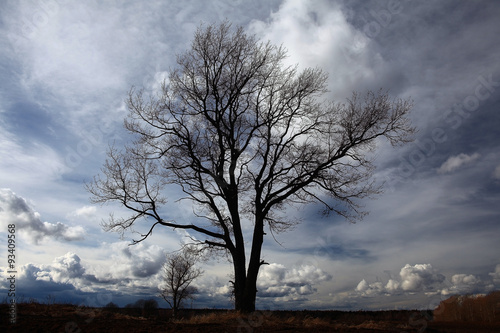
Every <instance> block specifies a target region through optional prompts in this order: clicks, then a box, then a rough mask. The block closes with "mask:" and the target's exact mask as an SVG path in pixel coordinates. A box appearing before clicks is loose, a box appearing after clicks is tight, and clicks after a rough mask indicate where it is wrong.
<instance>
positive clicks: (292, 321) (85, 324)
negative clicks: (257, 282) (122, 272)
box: [0, 303, 500, 333]
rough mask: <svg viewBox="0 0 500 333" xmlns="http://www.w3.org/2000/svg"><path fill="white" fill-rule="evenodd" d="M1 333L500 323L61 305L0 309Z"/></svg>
mask: <svg viewBox="0 0 500 333" xmlns="http://www.w3.org/2000/svg"><path fill="white" fill-rule="evenodd" d="M0 310H1V313H0V318H1V320H0V331H2V332H67V333H83V332H85V333H86V332H203V333H211V332H214V333H215V332H217V333H221V332H242V333H243V332H245V333H246V332H248V333H252V332H308V333H311V332H358V333H364V332H394V333H395V332H398V333H401V332H407V333H410V332H457V333H469V332H499V331H500V322H497V323H474V322H442V321H441V322H439V321H436V320H433V318H432V311H374V312H369V311H356V312H343V311H262V312H261V311H257V312H255V313H253V314H250V315H240V314H238V313H235V312H234V311H229V310H185V311H183V312H181V313H180V315H179V318H177V319H172V318H171V312H170V310H165V309H152V310H149V311H145V310H140V309H122V308H119V309H106V308H104V309H103V308H90V307H81V306H76V305H62V304H51V305H46V304H37V303H34V304H19V305H17V307H16V311H15V312H16V323H15V324H12V323H10V322H9V321H10V320H9V307H8V306H7V305H6V304H2V305H0Z"/></svg>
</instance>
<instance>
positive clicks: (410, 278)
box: [355, 264, 445, 296]
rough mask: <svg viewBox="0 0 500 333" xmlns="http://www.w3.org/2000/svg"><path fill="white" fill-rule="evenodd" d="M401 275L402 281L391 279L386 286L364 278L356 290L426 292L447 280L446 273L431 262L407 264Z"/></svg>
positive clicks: (366, 293)
mask: <svg viewBox="0 0 500 333" xmlns="http://www.w3.org/2000/svg"><path fill="white" fill-rule="evenodd" d="M399 275H400V278H401V279H400V281H398V280H396V279H389V281H387V283H386V285H385V286H384V285H383V283H382V282H381V281H377V282H374V283H368V282H367V281H366V280H365V279H363V280H361V282H359V283H358V285H357V286H356V288H355V291H356V292H357V293H358V295H362V296H375V295H382V294H387V295H396V294H400V293H414V292H421V291H422V292H425V291H432V290H435V289H436V286H438V285H439V284H441V283H442V282H443V281H444V280H445V277H444V275H441V274H439V273H438V272H437V271H436V270H435V269H434V268H433V267H432V265H430V264H416V265H409V264H407V265H405V266H404V267H403V268H401V271H400V273H399Z"/></svg>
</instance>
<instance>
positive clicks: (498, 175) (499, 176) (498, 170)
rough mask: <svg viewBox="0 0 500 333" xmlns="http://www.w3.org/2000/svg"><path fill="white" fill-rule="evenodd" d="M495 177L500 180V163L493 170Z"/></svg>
mask: <svg viewBox="0 0 500 333" xmlns="http://www.w3.org/2000/svg"><path fill="white" fill-rule="evenodd" d="M493 178H495V179H499V180H500V165H499V166H497V167H496V168H495V171H493Z"/></svg>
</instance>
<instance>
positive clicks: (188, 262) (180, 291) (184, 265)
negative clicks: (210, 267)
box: [160, 247, 203, 317]
mask: <svg viewBox="0 0 500 333" xmlns="http://www.w3.org/2000/svg"><path fill="white" fill-rule="evenodd" d="M197 259H198V257H197V254H196V253H195V252H194V251H192V250H190V249H189V248H187V247H185V248H183V251H182V252H180V253H174V254H171V255H169V256H167V261H166V262H165V264H164V265H163V277H164V280H165V286H164V287H163V289H162V290H161V293H160V295H161V297H162V298H163V299H164V300H165V301H166V302H167V303H168V304H169V305H170V307H171V308H172V310H173V316H174V317H176V316H177V312H178V310H179V309H180V308H182V305H183V301H185V300H187V299H193V298H194V294H195V293H196V291H197V289H196V288H195V287H194V286H192V285H191V283H192V282H193V281H194V280H195V279H196V278H198V277H199V276H200V275H201V274H202V273H203V272H202V271H201V269H199V268H195V264H196V262H197Z"/></svg>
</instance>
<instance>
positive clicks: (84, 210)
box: [73, 206, 97, 218]
mask: <svg viewBox="0 0 500 333" xmlns="http://www.w3.org/2000/svg"><path fill="white" fill-rule="evenodd" d="M96 210H97V209H96V208H95V206H83V207H81V208H78V209H77V210H75V211H74V212H73V215H75V216H78V217H81V216H82V217H86V218H89V217H92V216H93V215H94V214H95V212H96Z"/></svg>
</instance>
